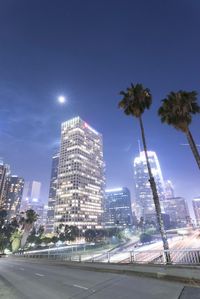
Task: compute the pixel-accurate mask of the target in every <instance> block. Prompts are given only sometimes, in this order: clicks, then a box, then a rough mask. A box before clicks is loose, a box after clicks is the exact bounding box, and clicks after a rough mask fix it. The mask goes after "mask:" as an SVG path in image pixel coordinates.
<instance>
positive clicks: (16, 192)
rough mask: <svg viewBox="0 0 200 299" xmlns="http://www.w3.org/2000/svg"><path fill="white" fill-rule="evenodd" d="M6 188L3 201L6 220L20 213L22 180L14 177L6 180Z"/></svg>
mask: <svg viewBox="0 0 200 299" xmlns="http://www.w3.org/2000/svg"><path fill="white" fill-rule="evenodd" d="M7 184H8V187H7V193H6V200H5V209H6V210H7V213H8V219H10V218H12V217H14V216H16V215H17V214H18V213H19V211H20V204H21V200H22V194H23V188H24V179H23V178H21V177H18V176H16V175H12V176H10V177H9V178H8V182H7Z"/></svg>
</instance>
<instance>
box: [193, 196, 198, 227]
mask: <svg viewBox="0 0 200 299" xmlns="http://www.w3.org/2000/svg"><path fill="white" fill-rule="evenodd" d="M192 205H193V210H194V215H195V218H196V223H197V225H200V197H196V198H194V199H193V200H192Z"/></svg>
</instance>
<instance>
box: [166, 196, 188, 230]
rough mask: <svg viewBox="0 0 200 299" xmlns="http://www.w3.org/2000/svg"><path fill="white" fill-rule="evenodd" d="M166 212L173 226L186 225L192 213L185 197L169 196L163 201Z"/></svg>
mask: <svg viewBox="0 0 200 299" xmlns="http://www.w3.org/2000/svg"><path fill="white" fill-rule="evenodd" d="M163 207H164V211H165V213H166V214H168V215H169V217H170V225H171V227H174V228H175V227H185V226H187V225H188V224H189V223H190V214H189V209H188V205H187V202H186V200H185V199H184V198H183V197H174V198H168V199H165V200H164V201H163Z"/></svg>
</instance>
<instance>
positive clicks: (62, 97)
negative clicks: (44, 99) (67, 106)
mask: <svg viewBox="0 0 200 299" xmlns="http://www.w3.org/2000/svg"><path fill="white" fill-rule="evenodd" d="M58 102H59V103H60V104H64V103H65V102H66V98H65V97H64V96H59V97H58Z"/></svg>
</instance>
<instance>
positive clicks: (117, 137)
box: [0, 0, 200, 206]
mask: <svg viewBox="0 0 200 299" xmlns="http://www.w3.org/2000/svg"><path fill="white" fill-rule="evenodd" d="M60 3H61V5H60V6H59V5H55V6H54V5H53V4H52V5H49V6H48V5H47V1H43V3H39V2H38V1H34V3H33V2H32V3H30V4H29V5H27V3H26V1H20V3H19V4H18V6H17V5H16V4H14V3H12V5H11V4H10V3H9V2H7V3H6V2H5V3H4V4H2V9H1V12H0V14H1V18H0V24H1V26H0V28H1V29H0V36H1V40H2V43H3V45H4V47H2V48H1V50H0V59H1V72H0V78H1V84H0V96H1V110H0V125H1V130H0V140H1V152H0V156H3V157H4V161H5V163H8V164H10V165H12V169H13V173H16V174H18V175H20V176H22V177H24V178H25V180H26V181H32V180H38V181H41V182H42V185H43V187H44V188H43V192H42V198H43V199H45V201H46V200H47V198H48V189H49V181H50V169H51V156H52V154H53V151H54V148H55V147H56V145H57V142H58V140H59V128H60V123H61V122H63V121H65V120H67V119H70V118H72V117H73V116H75V115H80V116H81V117H82V118H83V119H86V120H87V122H88V123H91V124H92V125H93V126H94V127H95V128H96V129H97V130H98V131H100V132H102V134H103V136H104V151H105V152H104V156H105V161H106V165H107V167H106V177H107V186H109V187H111V188H112V187H116V186H122V185H123V186H127V187H128V188H129V189H130V190H131V194H132V196H134V191H133V181H132V166H131V161H132V160H133V158H134V157H135V156H136V155H137V153H138V149H137V147H138V146H137V141H138V137H139V136H140V134H139V130H138V127H137V124H136V122H135V121H134V120H133V119H131V118H129V119H127V118H126V117H125V116H124V115H122V114H121V112H120V111H118V108H117V104H118V100H119V96H118V93H119V91H120V90H121V89H124V88H125V87H127V86H128V85H129V84H130V81H133V82H142V83H144V84H145V86H147V87H149V88H150V89H151V91H152V94H153V100H154V102H153V107H152V109H151V110H150V111H148V112H147V113H145V114H144V125H145V128H146V131H147V143H148V148H149V150H152V151H155V152H156V153H157V154H158V156H159V157H160V163H161V167H162V169H163V173H164V174H165V178H167V179H170V180H171V181H173V184H174V187H175V190H176V193H177V194H178V195H179V196H184V197H185V198H186V199H187V200H188V201H190V206H191V200H192V198H194V197H198V196H199V193H200V190H199V171H198V169H197V167H196V164H195V161H194V158H193V156H192V154H191V152H190V149H189V147H188V146H183V145H182V144H185V143H186V140H185V136H183V134H181V133H180V132H178V131H175V130H174V129H173V128H170V127H167V126H164V125H162V124H161V123H160V120H159V118H158V117H157V115H156V113H157V108H158V107H159V105H160V100H162V99H163V98H164V97H165V95H166V94H167V93H169V92H170V91H171V90H179V89H186V90H197V91H198V92H199V91H200V90H199V79H198V78H199V75H198V73H199V67H200V62H199V50H200V41H199V33H198V28H199V18H198V13H197V11H198V10H199V8H200V4H199V3H194V2H192V3H187V1H182V2H181V3H179V5H178V4H177V3H173V1H170V5H168V4H162V5H161V3H160V1H158V0H157V1H155V2H154V3H153V4H150V3H147V1H140V3H134V2H133V1H127V4H126V5H124V4H123V3H119V2H116V1H112V0H111V1H109V3H90V5H88V6H87V5H84V4H83V3H81V1H79V3H78V4H75V3H73V4H72V3H71V4H66V3H65V1H61V2H60ZM11 6H12V7H11ZM113 6H114V7H115V9H113ZM47 7H48V9H47ZM22 8H23V9H22ZM155 8H156V9H155ZM133 10H134V11H135V10H137V12H138V13H137V14H136V16H135V17H134V18H133V16H132V13H131V12H132V11H133ZM172 11H173V14H172V13H171V12H172ZM35 16H37V18H36V17H35ZM52 16H53V17H52ZM144 16H145V17H144ZM75 17H76V19H77V22H74V18H75ZM143 17H144V22H142V23H141V22H140V20H141V18H143ZM36 19H37V26H39V28H40V30H39V31H37V32H36V30H35V28H36V26H35V25H36V23H35V22H36ZM18 20H20V22H21V23H20V24H19V21H18ZM54 20H58V21H56V22H55V21H54ZM101 20H104V23H102V22H101ZM186 20H187V21H186ZM46 24H49V26H47V25H46ZM91 24H92V26H91ZM100 24H101V25H100ZM138 24H140V26H138ZM191 32H192V33H191ZM130 36H134V38H133V39H131V38H130ZM141 37H145V38H141ZM127 40H129V47H127V46H126V41H127ZM13 47H14V48H15V51H13ZM141 49H142V50H141ZM180 53H181V55H180ZM61 94H62V95H63V96H66V99H67V103H66V105H62V106H61V105H58V104H57V97H58V96H59V95H61ZM198 126H199V117H195V118H194V121H193V123H192V126H191V130H192V132H193V134H194V137H195V140H196V142H197V143H198V144H199V143H200V140H199V133H198ZM30 170H31V171H30Z"/></svg>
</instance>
